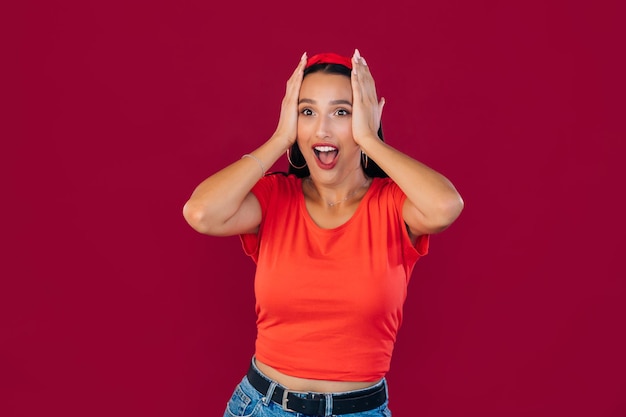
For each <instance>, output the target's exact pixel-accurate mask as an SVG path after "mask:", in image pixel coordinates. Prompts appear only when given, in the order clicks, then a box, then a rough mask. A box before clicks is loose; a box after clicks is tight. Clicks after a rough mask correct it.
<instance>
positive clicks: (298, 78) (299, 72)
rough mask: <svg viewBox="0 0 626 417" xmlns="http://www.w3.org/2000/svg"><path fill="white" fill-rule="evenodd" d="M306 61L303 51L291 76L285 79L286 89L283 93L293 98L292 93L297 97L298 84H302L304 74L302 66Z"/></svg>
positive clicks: (298, 91)
mask: <svg viewBox="0 0 626 417" xmlns="http://www.w3.org/2000/svg"><path fill="white" fill-rule="evenodd" d="M306 61H307V55H306V52H305V53H303V54H302V57H301V58H300V62H299V63H298V66H297V67H296V69H295V70H294V71H293V73H292V74H291V77H289V80H287V91H286V94H285V95H286V96H289V97H290V98H293V96H294V94H295V96H296V97H297V95H298V94H299V93H300V86H301V85H302V78H303V76H304V67H305V66H306Z"/></svg>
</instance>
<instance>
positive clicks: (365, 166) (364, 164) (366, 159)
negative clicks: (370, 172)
mask: <svg viewBox="0 0 626 417" xmlns="http://www.w3.org/2000/svg"><path fill="white" fill-rule="evenodd" d="M368 161H369V158H368V157H367V155H366V154H365V152H363V151H361V162H363V168H365V169H367V162H368Z"/></svg>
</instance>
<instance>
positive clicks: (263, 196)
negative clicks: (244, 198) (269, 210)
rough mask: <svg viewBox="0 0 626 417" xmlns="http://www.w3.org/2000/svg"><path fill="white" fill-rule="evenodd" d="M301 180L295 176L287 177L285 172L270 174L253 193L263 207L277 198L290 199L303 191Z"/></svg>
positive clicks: (255, 187) (259, 183)
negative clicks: (299, 191)
mask: <svg viewBox="0 0 626 417" xmlns="http://www.w3.org/2000/svg"><path fill="white" fill-rule="evenodd" d="M301 181H302V180H301V179H300V178H298V177H296V176H295V175H293V174H291V175H287V174H285V173H283V172H270V173H268V174H265V176H264V177H263V178H261V179H260V180H259V181H258V182H257V183H256V184H255V186H254V187H253V188H252V193H253V194H254V195H255V196H256V198H257V199H258V200H259V202H260V203H261V205H262V206H263V205H266V204H267V203H269V201H270V200H273V199H277V198H289V197H291V196H292V195H295V194H296V193H297V192H298V190H301V189H302V187H301V186H300V183H301Z"/></svg>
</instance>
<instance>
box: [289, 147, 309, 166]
mask: <svg viewBox="0 0 626 417" xmlns="http://www.w3.org/2000/svg"><path fill="white" fill-rule="evenodd" d="M287 160H288V161H289V165H291V166H292V167H294V168H295V169H302V168H304V167H306V161H304V165H302V166H300V167H297V166H295V165H294V164H293V162H291V157H290V156H289V148H287Z"/></svg>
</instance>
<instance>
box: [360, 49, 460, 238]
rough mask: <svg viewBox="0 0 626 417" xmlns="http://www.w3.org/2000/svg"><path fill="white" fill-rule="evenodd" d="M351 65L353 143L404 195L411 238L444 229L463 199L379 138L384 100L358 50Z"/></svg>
mask: <svg viewBox="0 0 626 417" xmlns="http://www.w3.org/2000/svg"><path fill="white" fill-rule="evenodd" d="M352 65H353V68H354V69H355V70H353V75H352V91H353V101H354V102H353V115H352V125H353V128H352V133H353V136H354V140H355V142H356V143H357V144H358V145H359V146H360V147H361V149H362V150H363V152H365V154H366V155H368V156H369V157H371V158H372V159H374V160H375V161H376V163H377V164H378V165H379V166H380V167H381V168H382V169H383V170H384V171H385V172H386V173H387V174H388V175H389V177H391V179H393V180H394V182H395V183H396V184H397V185H398V186H399V187H400V189H402V191H403V192H404V193H405V194H406V196H407V199H406V201H405V203H404V206H403V207H402V215H403V218H404V221H405V223H406V224H407V226H408V227H409V230H410V233H411V235H412V237H416V236H419V235H422V234H430V233H438V232H440V231H442V230H444V229H445V228H447V227H448V226H449V225H450V224H452V222H454V220H456V218H457V217H458V216H459V214H461V211H462V210H463V206H464V203H463V199H462V198H461V196H460V195H459V193H458V192H457V190H456V189H455V188H454V185H452V183H451V182H450V181H449V180H448V179H447V178H445V177H444V176H443V175H441V174H440V173H438V172H436V171H435V170H433V169H431V168H429V167H428V166H426V165H424V164H423V163H421V162H419V161H416V160H415V159H413V158H411V157H409V156H408V155H406V154H404V153H402V152H400V151H398V150H396V149H394V148H393V147H391V146H389V145H388V144H386V143H384V142H383V141H381V140H380V139H379V138H378V136H377V134H376V131H377V130H378V126H380V118H381V115H382V109H383V106H384V104H385V101H384V99H382V100H381V101H380V102H378V99H377V97H376V88H375V85H374V80H373V78H372V76H371V73H370V71H369V68H368V67H367V64H366V63H365V60H363V59H362V58H361V57H360V55H359V54H358V51H356V52H355V56H354V57H353V59H352Z"/></svg>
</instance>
